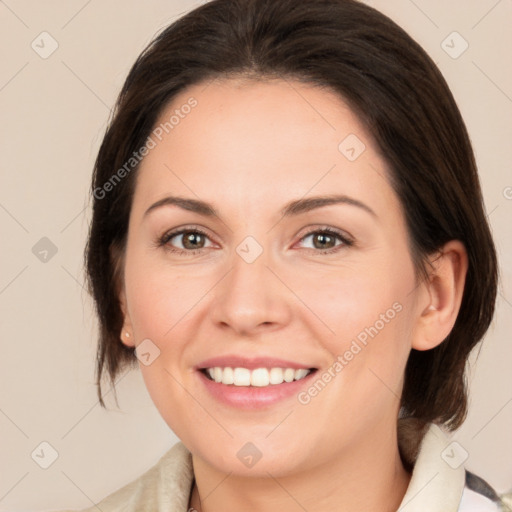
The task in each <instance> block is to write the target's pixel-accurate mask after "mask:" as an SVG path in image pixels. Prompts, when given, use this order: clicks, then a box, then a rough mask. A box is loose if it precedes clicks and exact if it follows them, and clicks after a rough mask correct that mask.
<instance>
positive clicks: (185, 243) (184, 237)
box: [158, 228, 209, 254]
mask: <svg viewBox="0 0 512 512" xmlns="http://www.w3.org/2000/svg"><path fill="white" fill-rule="evenodd" d="M180 239H181V241H180ZM173 240H174V242H172V241H173ZM207 240H209V237H208V235H207V234H206V233H204V232H202V231H200V230H199V229H197V228H194V229H191V228H182V229H180V230H177V231H172V232H169V233H166V234H164V235H163V236H162V237H161V238H160V240H159V243H158V245H160V246H163V247H165V248H166V249H168V250H169V251H171V252H177V253H180V254H196V252H198V251H201V250H202V249H205V248H207V245H206V242H207ZM180 243H181V246H182V247H180V246H179V244H180Z"/></svg>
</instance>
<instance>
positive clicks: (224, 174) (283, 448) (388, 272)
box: [121, 80, 425, 476]
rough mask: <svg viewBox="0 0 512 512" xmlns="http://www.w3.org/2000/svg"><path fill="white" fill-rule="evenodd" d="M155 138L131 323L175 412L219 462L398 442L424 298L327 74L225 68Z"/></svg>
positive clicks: (131, 271) (389, 197) (257, 470)
mask: <svg viewBox="0 0 512 512" xmlns="http://www.w3.org/2000/svg"><path fill="white" fill-rule="evenodd" d="M186 105H189V106H188V107H187V106H186ZM171 116H174V117H173V118H171ZM166 122H167V123H168V124H167V125H166V126H165V128H164V127H163V125H160V123H166ZM158 125H160V126H158ZM151 138H152V142H150V143H149V144H148V147H149V150H148V153H147V155H146V157H145V159H144V160H143V162H142V164H141V167H140V170H139V171H138V172H139V174H138V177H137V184H136V190H135V194H134V199H133V205H132V210H131V216H130V222H129V233H128V242H127V247H126V253H125V267H124V291H123V294H122V297H121V298H122V303H123V305H124V309H125V312H126V322H125V327H124V329H123V336H122V338H123V342H125V343H126V344H130V345H132V344H135V345H137V346H138V349H137V352H138V356H139V359H140V368H141V371H142V374H143V378H144V380H145V383H146V385H147V388H148V391H149V394H150V396H151V398H152V400H153V401H154V403H155V405H156V407H157V408H158V410H159V411H160V413H161V415H162V417H163V418H164V419H165V421H166V422H167V423H168V425H169V426H170V427H171V428H172V430H173V431H174V432H175V433H176V435H177V436H178V437H179V438H180V439H181V440H182V441H183V442H184V443H185V445H186V446H187V447H188V448H189V449H190V450H191V451H192V452H193V453H194V454H195V456H196V457H199V458H200V459H201V460H203V461H204V462H205V463H206V464H209V465H210V466H211V467H215V468H217V469H218V470H221V471H223V472H233V473H236V474H247V475H263V476H267V471H270V472H271V473H272V474H273V475H274V476H278V475H282V474H292V473H293V472H294V471H298V470H299V469H304V468H307V467H309V468H311V467H314V466H316V465H319V464H323V463H326V462H328V461H329V460H331V459H332V458H333V457H340V456H342V455H345V456H350V454H352V455H354V456H356V455H357V454H358V453H360V452H361V450H365V449H367V450H369V449H372V448H371V447H372V446H377V445H380V444H379V443H382V441H383V439H388V440H391V441H392V440H393V438H392V437H390V436H392V435H393V432H394V429H395V428H396V418H397V414H398V409H399V398H398V397H399V396H400V392H401V387H402V377H403V372H404V368H405V364H406V361H407V357H408V354H409V351H410V349H411V340H412V338H413V336H414V335H415V327H416V324H417V321H418V316H419V314H420V311H421V309H422V308H423V307H425V303H424V302H425V301H424V297H423V295H420V294H422V291H421V290H422V288H421V287H418V286H416V280H415V272H414V267H413V263H412V260H411V255H410V252H409V249H408V242H407V233H406V225H405V221H404V215H403V212H402V210H401V206H400V203H399V200H398V198H397V196H396V195H395V193H394V191H393V190H392V188H391V186H390V183H389V180H388V177H387V176H388V171H387V169H386V166H385V163H384V161H383V159H382V158H381V156H380V155H379V154H378V152H377V150H376V147H375V145H374V142H373V141H372V139H371V138H370V136H369V135H368V133H367V132H366V131H365V129H363V126H362V124H361V123H360V122H359V120H358V118H357V117H356V116H355V115H354V113H353V112H352V111H351V110H350V109H349V108H348V107H347V105H346V104H345V103H344V102H343V101H342V100H341V99H340V98H339V97H338V96H337V95H334V94H333V93H332V92H329V91H327V90H321V89H320V88H314V87H313V86H307V85H304V84H300V83H298V82H285V81H274V82H270V83H257V82H246V83H240V82H235V81H233V80H225V81H222V82H221V81H218V82H213V83H211V84H209V85H208V86H205V84H201V85H197V86H194V87H191V88H189V89H187V90H186V91H184V92H182V93H181V94H180V95H179V96H178V97H176V98H175V99H174V101H173V102H172V105H170V106H169V107H168V108H166V110H165V111H164V113H163V114H162V116H161V119H160V120H159V122H158V123H157V126H155V130H154V131H153V134H152V135H151ZM160 139H161V140H160ZM173 197H174V198H176V197H179V198H182V200H183V201H182V202H181V206H180V204H179V203H176V202H175V201H173V200H172V199H168V198H173ZM315 198H316V199H315ZM325 198H330V199H336V202H335V201H334V200H333V201H331V200H330V199H329V201H326V200H325ZM212 212H214V213H212ZM182 229H183V231H184V233H182V234H177V235H173V236H170V235H172V232H175V231H180V230H182ZM326 229H327V230H329V231H328V232H326V231H325V230H326ZM197 230H199V232H197ZM124 332H128V333H129V334H130V337H129V338H125V335H124ZM214 367H218V368H226V367H227V368H233V369H234V368H238V370H234V371H231V370H229V369H228V370H223V371H220V370H212V374H213V376H214V378H215V377H216V378H217V379H218V380H219V379H223V381H224V382H225V383H223V382H215V381H212V380H210V379H209V378H208V377H207V376H206V373H207V370H204V369H205V368H214ZM256 368H259V370H257V371H256V372H252V371H251V370H253V369H256ZM277 368H292V369H293V370H300V369H304V370H309V369H311V368H314V369H316V370H315V371H313V372H310V373H309V374H308V375H306V377H304V378H302V379H300V378H299V380H296V381H292V382H287V380H289V379H290V378H295V377H301V376H303V374H304V373H306V372H305V371H303V372H300V371H299V372H295V371H292V370H288V371H284V372H283V371H281V370H278V369H277ZM232 379H235V382H234V383H231V384H229V383H230V382H233V380H232ZM251 379H252V380H251ZM283 379H285V380H284V382H282V383H281V384H279V383H277V382H280V381H282V380H283ZM269 380H271V381H272V382H274V383H268V382H269ZM250 382H252V384H253V385H248V384H249V383H250ZM267 383H268V384H267ZM383 436H387V437H383ZM365 447H366V448H365Z"/></svg>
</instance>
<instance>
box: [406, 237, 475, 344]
mask: <svg viewBox="0 0 512 512" xmlns="http://www.w3.org/2000/svg"><path fill="white" fill-rule="evenodd" d="M430 266H431V271H430V272H429V277H428V279H427V280H426V281H425V282H424V283H422V287H423V292H424V293H422V294H421V296H422V298H421V299H420V301H419V303H418V306H419V317H418V323H417V325H416V329H415V332H414V336H413V340H412V348H414V349H416V350H429V349H431V348H434V347H436V346H438V345H440V344H441V343H442V342H443V341H444V340H445V339H446V337H447V336H448V335H449V334H450V332H451V330H452V328H453V326H454V325H455V321H456V320H457V315H458V313H459V309H460V305H461V302H462V296H463V292H464V284H465V282H466V274H467V270H468V257H467V252H466V248H465V247H464V244H463V243H462V242H460V241H459V240H451V241H450V242H448V243H446V244H445V245H444V246H443V247H442V248H441V249H440V250H439V251H438V252H437V253H436V254H435V255H433V256H432V257H431V258H430Z"/></svg>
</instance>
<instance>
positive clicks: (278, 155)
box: [134, 79, 397, 213]
mask: <svg viewBox="0 0 512 512" xmlns="http://www.w3.org/2000/svg"><path fill="white" fill-rule="evenodd" d="M191 105H193V106H192V107H191ZM151 137H152V139H153V141H154V143H155V146H154V148H153V149H151V151H150V152H149V154H147V156H146V157H145V158H144V160H143V162H142V164H141V166H140V169H139V177H138V180H137V182H138V184H137V189H136V203H144V204H147V203H148V202H151V201H153V202H154V201H157V200H158V199H160V198H161V197H163V195H165V193H166V192H167V193H171V192H172V193H178V194H181V195H186V196H189V197H190V196H197V197H201V198H204V199H206V200H208V201H213V202H215V203H216V204H222V205H225V207H226V208H229V207H230V206H232V207H233V208H236V209H237V210H238V211H239V212H240V210H243V211H245V212H246V213H249V211H250V209H251V207H253V208H256V207H258V208H259V209H260V210H261V208H262V205H263V206H265V205H267V206H269V208H274V209H275V208H279V207H281V206H282V203H283V202H286V201H287V200H290V199H296V198H300V197H304V196H305V195H307V194H309V195H317V194H326V193H329V194H332V193H342V194H347V195H352V196H357V198H358V199H361V200H363V199H366V200H367V201H371V202H372V203H377V207H379V203H380V207H385V206H386V204H387V206H388V207H389V206H390V203H396V202H397V198H396V197H395V196H394V193H393V191H392V189H391V187H390V185H389V180H388V179H387V175H388V171H387V169H386V165H385V162H384V161H383V159H382V158H381V156H380V154H379V152H378V150H377V148H376V146H375V143H374V141H373V140H372V138H371V136H370V135H369V133H367V131H366V130H365V129H364V127H363V124H362V123H361V121H360V120H359V119H358V117H357V116H356V115H355V113H354V112H353V111H352V110H351V109H350V108H349V106H348V105H347V104H346V102H345V101H344V100H343V99H342V98H341V97H340V96H339V95H337V94H335V93H334V92H333V91H331V90H329V89H326V88H320V87H316V86H313V85H309V84H303V83H300V82H295V81H289V80H272V81H269V82H260V81H254V80H233V79H230V80H222V81H219V80H217V81H213V82H210V83H208V82H206V83H202V84H197V85H195V86H192V87H190V88H188V89H186V90H184V91H182V92H181V93H180V94H179V95H177V96H176V97H175V98H174V99H173V101H172V102H171V103H170V104H169V105H167V106H166V108H165V109H164V110H163V112H162V113H161V115H160V117H159V119H158V121H157V123H156V124H155V127H154V129H153V132H152V135H151ZM136 206H137V204H134V207H136ZM395 206H396V205H395Z"/></svg>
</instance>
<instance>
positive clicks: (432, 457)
mask: <svg viewBox="0 0 512 512" xmlns="http://www.w3.org/2000/svg"><path fill="white" fill-rule="evenodd" d="M403 422H404V420H399V430H398V434H399V435H398V441H399V447H400V453H401V456H402V459H403V460H404V461H405V463H406V464H409V465H411V466H412V476H411V480H410V482H409V486H408V488H407V491H406V493H405V496H404V497H403V499H402V502H401V504H400V507H399V508H398V511H399V512H499V511H501V510H507V508H500V505H498V503H497V501H496V500H499V498H498V496H497V494H496V493H495V492H494V491H493V489H492V488H491V487H490V486H489V485H488V484H487V483H486V482H485V481H483V480H482V479H480V478H479V477H477V476H475V475H474V474H473V473H470V472H468V471H466V470H465V468H464V466H463V465H462V461H463V459H464V454H465V452H464V450H463V448H462V447H461V446H460V445H458V444H457V443H455V442H450V440H449V438H448V436H447V435H446V434H445V433H444V431H442V430H441V429H440V428H439V427H438V426H437V425H435V424H430V425H427V427H426V431H425V430H424V431H423V432H425V433H424V435H421V434H422V433H423V432H418V431H415V430H414V429H408V428H400V425H402V427H403V425H404V423H403ZM193 481H194V474H193V467H192V455H191V453H190V451H189V450H188V449H187V448H186V447H185V445H184V444H183V443H182V442H181V441H180V442H178V443H176V444H175V445H174V446H172V447H171V448H170V449H169V450H168V451H167V452H166V453H165V454H164V455H163V456H162V457H161V458H160V459H159V461H158V462H157V463H156V464H155V465H154V466H153V467H152V468H150V469H149V470H148V471H146V472H145V473H144V474H142V475H141V476H140V477H139V478H137V479H135V480H133V481H132V482H130V483H128V484H126V485H125V486H124V487H121V488H120V489H119V490H117V491H115V492H113V493H112V494H110V495H109V496H107V497H106V498H104V499H103V500H102V501H100V502H99V503H98V504H96V505H93V506H91V507H90V508H87V509H82V510H81V511H80V512H97V511H98V508H99V509H100V510H101V511H102V512H192V511H189V506H188V504H189V498H190V493H191V490H192V484H193ZM501 506H503V507H505V506H504V505H503V504H502V505H501ZM60 512H71V511H70V510H66V511H64V510H63V511H60Z"/></svg>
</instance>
